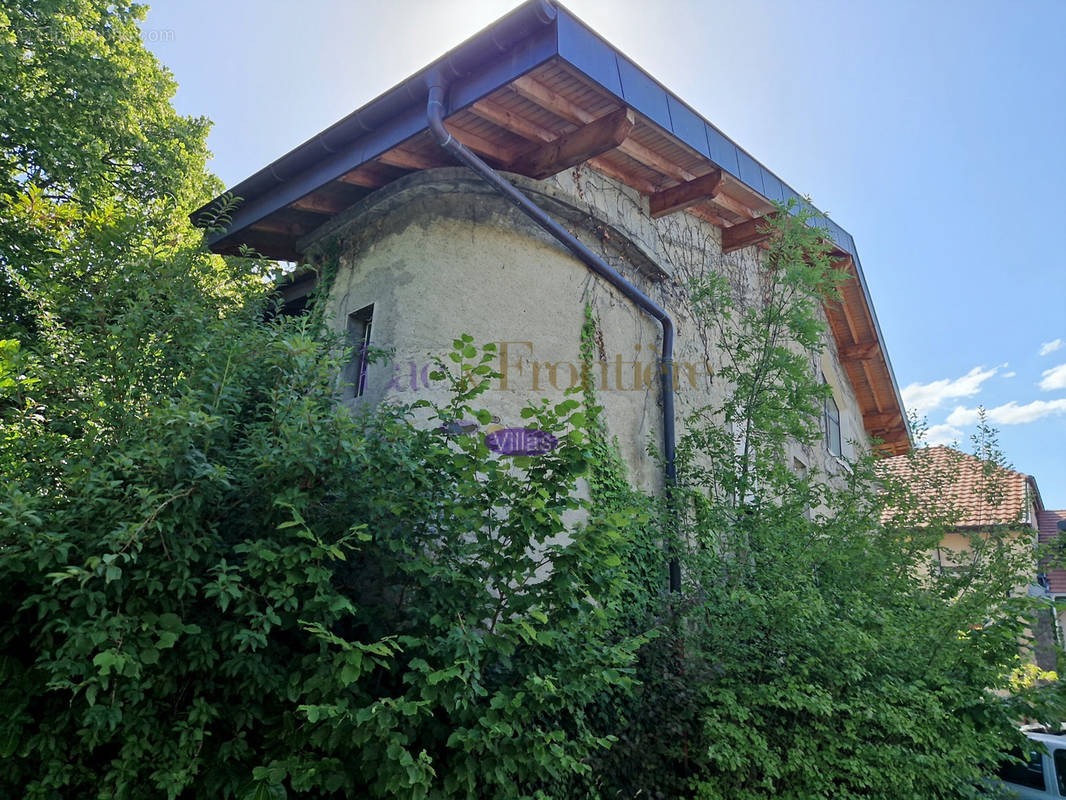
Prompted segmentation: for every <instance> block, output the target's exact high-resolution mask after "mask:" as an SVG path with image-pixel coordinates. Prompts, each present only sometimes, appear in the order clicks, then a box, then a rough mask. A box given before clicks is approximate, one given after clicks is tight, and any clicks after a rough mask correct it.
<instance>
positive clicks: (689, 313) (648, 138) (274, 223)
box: [193, 0, 910, 489]
mask: <svg viewBox="0 0 1066 800" xmlns="http://www.w3.org/2000/svg"><path fill="white" fill-rule="evenodd" d="M501 173H502V177H501ZM508 187H509V188H508ZM230 192H231V193H232V194H233V195H234V196H237V197H239V198H242V203H241V205H240V206H239V207H238V208H237V210H236V211H235V213H233V214H232V224H231V225H230V226H229V227H228V229H227V230H226V231H225V232H224V233H222V234H218V235H215V236H213V237H212V238H211V239H210V246H211V248H212V249H214V250H215V251H216V252H221V253H227V252H235V251H236V250H237V249H238V248H239V247H240V246H241V245H245V244H246V245H250V246H252V247H254V248H256V249H257V250H258V251H259V252H260V253H262V254H263V255H265V256H267V257H271V258H276V259H283V260H299V261H302V262H310V263H317V264H323V265H324V264H329V265H331V266H332V267H334V268H335V269H336V276H335V280H334V282H333V284H332V290H331V294H330V297H329V300H328V316H329V318H330V319H331V320H332V321H333V324H334V325H335V326H336V328H337V329H338V330H340V331H344V330H347V331H348V332H349V334H350V335H351V338H352V341H353V343H355V344H359V343H360V342H373V344H374V345H376V346H379V347H383V348H387V349H389V350H390V351H391V352H392V353H393V357H392V360H391V362H390V363H389V364H383V363H375V364H366V363H363V362H362V361H361V360H357V361H356V362H354V363H353V364H352V366H351V371H350V374H349V375H348V376H347V381H346V385H347V389H346V392H347V394H346V400H347V402H350V403H359V402H367V401H368V402H380V401H382V400H387V399H389V398H393V397H400V398H401V399H411V398H412V397H413V396H414V395H415V394H418V395H420V396H431V395H433V393H434V392H439V391H440V389H439V388H438V387H436V386H434V385H433V383H432V381H430V380H429V379H428V368H427V365H428V364H429V363H430V361H431V359H432V358H433V357H434V356H442V355H443V354H445V353H446V352H447V351H448V350H449V348H450V347H451V342H452V340H453V339H454V338H455V337H457V336H459V335H460V334H462V333H467V334H470V335H472V336H473V337H474V340H475V341H476V342H478V343H485V342H495V343H497V345H498V347H499V363H498V365H497V370H498V371H499V372H500V373H502V375H503V377H502V378H501V379H500V380H499V381H498V382H496V384H495V385H494V386H493V389H492V390H491V391H490V392H489V393H487V395H486V396H485V400H486V404H487V405H488V406H489V407H490V409H491V410H492V412H493V414H494V415H496V416H497V417H498V419H499V420H500V424H502V425H504V426H507V425H516V424H521V423H520V422H519V417H518V412H519V410H520V409H521V408H522V407H523V406H524V405H525V404H526V403H528V402H529V401H530V400H533V399H536V398H539V397H544V396H548V397H552V396H556V395H561V393H562V392H563V391H564V390H565V389H566V388H567V387H568V386H570V385H573V384H574V383H576V382H577V380H578V377H577V369H576V365H578V364H579V363H580V358H579V345H580V342H579V336H580V331H581V326H582V323H583V320H584V316H585V308H586V305H590V306H591V307H592V308H593V310H594V312H595V314H596V315H597V316H598V318H599V323H600V329H601V333H602V338H601V339H600V341H599V342H598V349H599V354H598V355H599V363H598V364H597V365H596V367H595V369H594V373H595V375H594V378H595V380H596V381H597V384H598V388H599V390H600V391H599V397H600V399H601V401H602V402H603V405H604V407H605V409H606V419H607V422H608V425H609V427H610V430H611V433H612V434H613V435H615V436H616V437H617V438H618V441H619V442H620V444H621V447H622V449H623V456H624V457H625V459H626V461H627V463H628V465H629V468H630V471H631V475H632V476H633V479H634V482H635V483H637V484H638V485H642V486H644V487H647V488H652V489H654V488H656V487H657V486H660V485H661V482H662V480H663V476H662V475H660V474H659V468H658V467H656V465H655V463H654V462H653V461H652V459H651V458H649V457H648V456H647V454H646V449H647V444H648V442H649V440H651V441H655V442H662V443H663V448H664V452H666V453H668V454H669V453H670V452H671V451H672V441H673V436H674V425H675V420H681V419H683V418H684V416H685V413H686V412H687V411H688V410H689V409H693V408H696V407H700V406H703V405H706V404H707V403H708V402H709V401H710V400H712V399H713V397H714V392H715V391H716V384H715V382H714V379H713V375H714V373H715V371H716V367H717V364H718V363H719V360H720V357H721V355H720V353H719V352H718V351H717V350H716V347H715V341H714V336H713V333H712V332H710V331H708V330H706V329H704V327H703V326H702V325H701V324H700V323H699V322H698V321H697V320H696V319H695V317H694V314H693V309H692V308H691V305H690V302H689V299H688V292H687V291H686V286H687V284H688V282H689V281H690V280H691V279H692V278H695V277H698V276H699V275H701V274H704V273H705V272H707V271H715V272H718V273H719V274H724V275H727V276H728V277H729V279H730V281H731V282H732V283H733V286H734V288H735V290H736V292H737V294H738V295H739V296H748V297H751V296H755V295H756V293H757V287H758V271H759V270H760V264H761V260H762V257H763V253H764V250H763V249H761V248H762V246H763V245H765V239H766V236H765V233H764V228H763V226H764V224H765V218H766V215H768V214H771V213H773V212H774V211H775V205H774V203H775V202H778V203H779V202H784V201H787V200H788V199H789V198H796V199H797V200H799V202H801V203H803V202H804V201H803V200H802V198H800V196H799V195H798V194H797V192H795V191H794V190H793V189H792V188H791V187H789V186H788V185H787V184H786V183H785V182H784V181H782V180H781V179H780V178H778V177H777V176H776V175H774V174H773V173H772V172H770V171H769V170H768V169H766V168H765V167H764V166H763V165H762V164H760V163H759V162H758V161H756V160H755V159H754V158H753V157H752V156H750V155H749V154H748V153H747V152H746V151H744V150H743V149H741V148H740V147H739V146H738V145H737V144H736V143H734V142H733V141H731V140H730V139H729V138H728V137H726V136H725V135H724V134H722V132H721V131H719V130H718V129H717V128H715V127H714V126H713V125H711V124H710V123H709V122H707V121H706V120H705V119H703V118H702V117H701V116H700V115H699V114H698V113H697V112H696V111H694V110H693V109H692V108H690V107H689V106H688V105H686V104H685V103H684V102H683V101H682V100H680V99H679V98H678V97H676V96H675V95H674V94H672V93H671V92H670V91H669V90H668V89H666V88H665V87H664V86H662V85H661V84H659V83H658V82H656V81H655V80H654V79H653V78H652V77H650V76H649V75H648V74H647V73H645V72H644V71H643V70H642V69H640V68H639V67H638V66H637V65H636V64H634V63H633V62H632V61H631V60H630V59H629V58H627V57H626V56H625V55H623V54H622V53H620V52H618V51H617V50H616V49H615V48H613V47H612V46H611V45H610V44H608V43H607V42H605V41H604V40H603V39H602V38H600V37H599V36H598V35H597V34H596V33H595V32H593V31H592V30H590V29H589V28H588V27H586V26H585V25H584V24H583V23H582V22H580V21H579V20H578V19H576V18H575V17H574V16H573V15H572V14H571V13H570V12H569V11H567V10H566V9H565V8H563V7H561V6H558V5H556V4H554V3H550V2H547V1H546V0H530V2H526V3H524V4H523V5H521V6H519V7H518V8H517V9H516V10H515V11H513V12H512V13H510V14H509V15H507V16H506V17H504V18H502V19H500V20H499V21H497V22H496V23H494V24H493V25H491V26H490V27H489V28H487V29H485V30H484V31H482V32H480V33H478V34H476V35H475V36H473V37H472V38H470V39H469V40H467V41H466V42H465V43H463V44H462V45H460V46H459V47H457V48H455V49H454V50H452V51H451V52H449V53H447V54H445V55H444V56H442V57H440V58H439V59H437V60H436V61H434V62H433V63H432V64H430V66H429V67H427V68H426V69H425V70H422V71H421V72H419V73H418V74H416V75H414V76H413V77H411V78H410V79H409V80H407V81H405V82H403V83H402V84H400V85H399V86H397V87H395V88H394V89H392V90H390V91H388V92H386V93H385V94H383V95H381V96H380V97H378V98H377V99H375V100H373V101H371V102H370V103H368V104H367V105H365V106H363V107H362V108H360V109H358V110H357V111H354V112H353V113H352V114H350V115H348V116H347V117H345V118H344V119H342V120H340V121H339V122H337V123H336V124H334V125H333V126H331V127H329V128H327V129H326V130H324V131H322V132H321V133H320V134H318V135H317V136H315V137H313V138H312V139H310V140H309V141H307V142H305V143H304V144H302V145H300V146H299V147H297V148H296V149H295V150H293V151H291V152H290V153H288V154H286V155H284V156H282V157H281V158H279V159H278V160H277V161H275V162H274V163H272V164H270V165H268V166H266V167H264V168H263V169H262V170H260V171H259V172H257V173H255V174H254V175H252V176H251V177H250V178H248V179H246V180H244V181H242V182H241V183H240V184H238V185H237V186H234V187H232V189H231V190H230ZM210 207H211V204H209V205H208V206H205V207H204V209H201V210H200V212H197V213H196V214H194V215H193V218H194V219H200V218H201V216H202V213H204V212H207V211H208V210H209V209H210ZM824 227H825V229H826V236H827V237H828V238H829V239H830V240H831V241H832V243H833V248H834V249H833V258H834V259H835V260H836V264H837V266H839V267H841V268H842V269H843V270H845V271H846V273H847V275H848V278H847V280H846V282H845V285H844V286H843V299H842V302H835V301H833V302H826V303H825V304H824V311H825V314H826V317H827V320H828V323H829V330H830V331H831V333H830V334H829V336H828V339H827V342H826V345H827V350H826V353H825V355H824V356H822V357H821V358H815V357H812V370H817V371H819V372H820V373H821V374H822V375H823V376H824V380H825V381H826V382H827V383H828V384H829V385H830V386H831V387H832V395H833V397H832V399H831V400H829V401H827V403H826V408H825V414H824V425H825V432H826V437H825V446H824V447H821V448H801V447H798V446H797V447H796V448H795V452H794V453H792V456H793V457H794V458H795V460H796V464H797V467H798V468H808V467H818V468H820V469H822V470H828V471H830V472H833V471H837V470H839V469H842V468H843V467H841V466H840V465H841V463H842V458H843V457H846V456H848V455H850V454H852V448H855V447H859V448H868V447H870V441H871V438H873V437H876V438H877V439H879V440H881V441H882V442H883V444H882V447H883V449H884V450H885V451H886V452H887V453H889V454H899V453H903V452H906V451H907V450H908V449H909V447H910V438H909V430H908V427H907V424H906V422H905V419H904V413H903V406H902V402H901V400H900V396H899V391H898V388H897V386H896V382H895V378H894V376H893V372H892V367H891V363H890V361H889V358H888V353H887V350H886V348H885V345H884V341H883V337H882V335H881V332H880V330H879V327H878V324H877V317H876V315H875V313H874V308H873V304H872V301H871V298H870V295H869V291H868V289H867V286H866V283H865V280H864V278H863V272H862V267H861V264H860V261H859V256H858V252H857V250H856V248H855V243H854V241H853V240H852V237H851V236H850V235H849V234H848V233H847V232H846V231H845V230H844V229H843V228H841V227H840V226H839V225H837V224H836V223H835V222H833V221H830V220H825V221H824ZM313 284H314V278H313V276H309V277H305V278H304V279H302V280H298V281H295V282H294V283H293V284H291V285H290V286H288V287H286V289H285V292H286V299H287V301H288V302H290V303H292V304H297V305H298V304H299V303H300V302H301V298H302V297H303V296H304V295H305V294H306V292H307V291H308V290H309V289H310V288H311V287H312V286H313ZM356 352H357V353H358V352H359V348H358V347H357V348H356Z"/></svg>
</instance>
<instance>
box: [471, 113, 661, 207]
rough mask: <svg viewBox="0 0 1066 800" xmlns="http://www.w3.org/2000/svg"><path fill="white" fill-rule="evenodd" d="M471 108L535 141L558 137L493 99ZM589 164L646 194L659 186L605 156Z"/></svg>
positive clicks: (478, 114) (503, 126)
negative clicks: (609, 160) (621, 167)
mask: <svg viewBox="0 0 1066 800" xmlns="http://www.w3.org/2000/svg"><path fill="white" fill-rule="evenodd" d="M470 110H471V111H472V112H473V113H474V114H475V115H477V116H479V117H481V118H482V119H484V120H487V121H489V122H491V123H493V124H495V125H499V126H500V127H501V128H504V129H506V130H509V131H510V132H511V133H515V134H518V135H519V136H522V137H524V138H526V139H528V140H530V141H533V142H550V141H553V140H555V139H557V138H558V134H557V133H555V132H554V131H552V130H551V129H549V128H545V127H544V126H543V125H539V124H537V123H536V122H533V121H532V120H529V119H526V118H525V117H523V116H522V115H520V114H516V113H514V112H513V111H509V110H508V109H506V108H504V107H503V106H501V105H500V104H499V103H497V102H496V101H494V100H491V99H484V100H478V101H477V102H476V103H474V105H472V106H471V107H470ZM588 165H589V166H590V167H592V168H593V169H595V170H597V171H598V172H602V173H603V174H604V175H606V176H607V177H608V178H614V179H615V180H617V181H620V182H622V183H626V184H628V185H630V186H632V187H633V188H634V189H636V190H637V191H640V192H644V193H645V194H651V193H653V192H654V191H655V190H656V188H657V187H656V186H655V185H654V184H652V183H649V182H648V181H645V180H643V179H640V178H635V177H634V176H632V175H629V174H626V173H625V172H624V171H623V170H620V169H618V168H617V167H615V166H614V165H612V164H611V163H609V162H608V161H606V160H604V159H603V158H590V159H589V160H588Z"/></svg>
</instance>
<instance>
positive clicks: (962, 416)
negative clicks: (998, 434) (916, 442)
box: [937, 398, 1066, 427]
mask: <svg viewBox="0 0 1066 800" xmlns="http://www.w3.org/2000/svg"><path fill="white" fill-rule="evenodd" d="M1053 414H1066V398H1062V399H1059V400H1050V401H1049V400H1034V401H1033V402H1031V403H1026V404H1025V405H1024V406H1020V405H1018V403H1017V402H1016V401H1014V400H1011V401H1010V402H1009V403H1004V404H1003V405H1001V406H996V407H995V408H989V409H986V410H985V417H986V418H987V420H988V421H989V422H992V423H995V424H997V425H1024V424H1025V423H1027V422H1036V421H1037V420H1038V419H1043V418H1044V417H1050V416H1052V415H1053ZM977 419H978V414H977V409H976V408H966V407H965V406H957V407H956V408H955V410H954V411H952V412H951V413H950V414H948V419H947V424H948V425H954V426H961V425H973V424H974V423H975V422H977ZM937 427H939V426H937Z"/></svg>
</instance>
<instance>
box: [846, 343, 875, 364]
mask: <svg viewBox="0 0 1066 800" xmlns="http://www.w3.org/2000/svg"><path fill="white" fill-rule="evenodd" d="M837 352H838V353H839V354H840V358H841V360H842V361H869V360H870V359H873V358H877V356H878V355H879V354H880V352H881V343H880V342H876V341H874V342H861V343H859V344H846V345H844V346H842V347H840V348H839V349H838V350H837Z"/></svg>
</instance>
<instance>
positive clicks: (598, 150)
mask: <svg viewBox="0 0 1066 800" xmlns="http://www.w3.org/2000/svg"><path fill="white" fill-rule="evenodd" d="M635 124H636V119H635V118H634V116H633V112H632V111H630V110H629V109H628V108H620V109H618V110H617V111H614V112H612V113H610V114H607V115H606V116H604V117H600V118H599V119H597V120H595V121H594V122H590V123H588V124H587V125H584V126H582V127H580V128H578V129H577V130H576V131H574V132H572V133H565V134H563V135H562V136H560V137H559V138H557V139H555V140H554V141H551V142H547V143H545V144H543V145H541V146H539V147H537V149H535V150H533V151H532V152H530V153H528V154H526V155H523V156H520V157H519V158H518V159H516V160H515V161H514V163H512V164H511V165H510V166H509V167H508V169H510V170H511V171H512V172H517V173H519V174H520V175H527V176H529V177H530V178H535V179H537V180H542V179H544V178H548V177H550V176H552V175H555V174H556V173H557V172H562V171H563V170H564V169H569V168H570V167H573V166H575V165H577V164H580V163H582V162H584V161H588V159H590V158H595V157H596V156H598V155H601V154H602V153H606V152H607V151H608V150H613V149H614V148H616V147H618V145H620V144H621V143H622V142H624V141H625V140H626V137H627V136H629V132H630V131H632V130H633V126H634V125H635Z"/></svg>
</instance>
